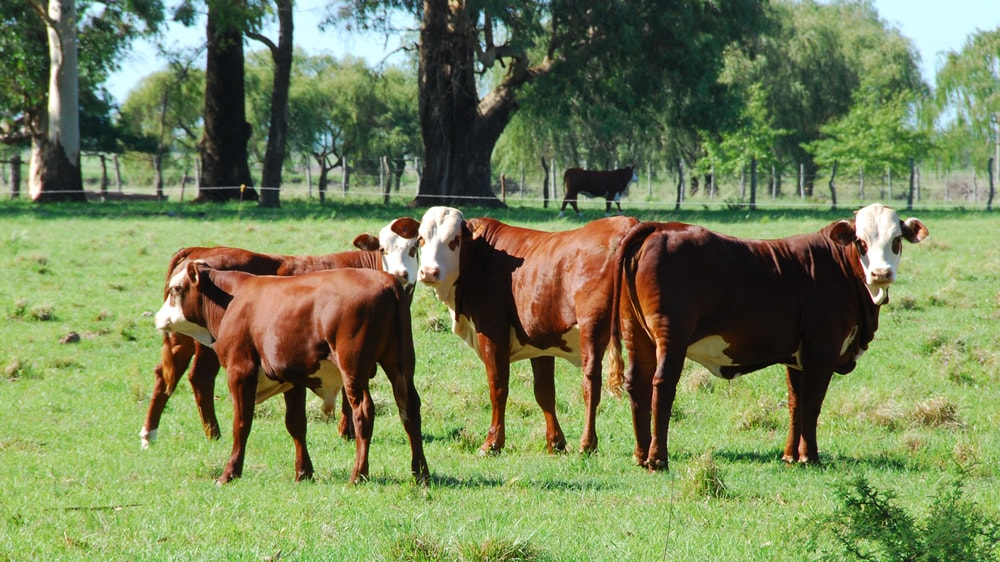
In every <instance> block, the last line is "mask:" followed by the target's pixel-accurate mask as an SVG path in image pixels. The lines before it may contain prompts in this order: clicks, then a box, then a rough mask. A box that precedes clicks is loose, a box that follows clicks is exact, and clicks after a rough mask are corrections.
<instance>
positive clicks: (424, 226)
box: [419, 207, 465, 287]
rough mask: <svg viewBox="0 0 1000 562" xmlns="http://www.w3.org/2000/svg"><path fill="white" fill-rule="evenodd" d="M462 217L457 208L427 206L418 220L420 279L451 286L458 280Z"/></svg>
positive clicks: (463, 226)
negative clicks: (428, 207)
mask: <svg viewBox="0 0 1000 562" xmlns="http://www.w3.org/2000/svg"><path fill="white" fill-rule="evenodd" d="M464 228H465V217H463V216H462V212H461V211H459V210H458V209H452V208H451V207H431V208H430V209H427V212H426V213H424V216H423V218H422V219H421V220H420V229H419V231H420V248H421V250H420V252H421V256H420V274H419V279H420V281H421V282H423V283H426V284H427V285H430V286H432V287H437V286H451V285H454V284H455V282H456V281H457V280H458V274H459V253H460V252H459V250H460V248H461V245H462V233H463V231H464Z"/></svg>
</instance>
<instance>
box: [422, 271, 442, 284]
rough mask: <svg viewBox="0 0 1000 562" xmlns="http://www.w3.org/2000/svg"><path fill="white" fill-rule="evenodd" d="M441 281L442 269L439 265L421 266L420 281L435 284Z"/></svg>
mask: <svg viewBox="0 0 1000 562" xmlns="http://www.w3.org/2000/svg"><path fill="white" fill-rule="evenodd" d="M440 281H441V269H440V268H437V267H421V268H420V282H421V283H427V284H428V285H434V284H437V283H439V282H440Z"/></svg>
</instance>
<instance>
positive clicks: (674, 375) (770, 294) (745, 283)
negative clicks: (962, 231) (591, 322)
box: [609, 204, 928, 470]
mask: <svg viewBox="0 0 1000 562" xmlns="http://www.w3.org/2000/svg"><path fill="white" fill-rule="evenodd" d="M927 233H928V232H927V228H926V227H924V225H923V224H922V223H921V222H920V221H919V220H917V219H915V218H910V219H907V220H905V221H902V220H900V219H899V216H898V215H897V214H896V212H895V211H893V210H892V209H890V208H888V207H885V206H882V205H879V204H875V205H870V206H868V207H865V208H863V209H861V210H860V211H858V212H857V214H856V216H855V218H854V219H853V220H841V221H837V222H834V223H832V224H830V225H829V226H827V227H825V228H823V229H822V230H820V231H819V232H817V233H813V234H804V235H799V236H792V237H789V238H782V239H778V240H744V239H739V238H733V237H730V236H725V235H722V234H716V233H713V232H710V231H708V230H706V229H704V228H701V227H698V226H693V225H688V224H681V223H641V224H639V225H638V226H636V227H635V228H633V229H632V230H631V231H630V232H629V233H628V234H627V235H626V236H625V239H624V240H623V242H622V244H621V246H620V247H619V251H618V254H617V256H616V258H615V259H616V265H615V267H616V271H615V297H616V298H615V303H614V317H615V318H618V319H619V320H620V324H619V323H616V324H615V325H614V327H613V332H614V335H613V338H612V351H611V354H612V355H613V354H614V353H615V352H616V351H617V350H619V347H618V346H619V336H621V337H622V338H623V339H624V342H625V347H626V350H627V352H628V358H629V367H628V370H627V371H626V373H625V385H624V386H625V388H626V390H627V391H628V394H629V397H630V399H631V406H632V416H633V424H634V429H635V438H636V446H635V458H636V461H637V462H638V463H639V464H640V465H642V466H645V467H647V468H649V469H650V470H658V469H666V468H667V428H668V425H669V422H670V412H671V408H672V406H673V401H674V396H675V392H676V387H677V381H678V379H679V377H680V374H681V368H682V367H683V364H684V358H685V357H687V358H688V359H691V360H693V361H696V362H698V363H701V364H702V365H704V366H705V367H706V368H707V369H708V370H709V371H711V372H712V373H713V374H714V375H716V376H720V377H723V378H727V379H731V378H734V377H736V376H739V375H742V374H745V373H749V372H751V371H756V370H758V369H762V368H764V367H767V366H769V365H775V364H781V365H785V366H786V368H787V382H788V410H789V417H790V425H789V429H788V438H787V440H786V442H785V450H784V455H783V457H782V458H783V459H784V460H785V461H786V462H789V463H793V462H817V461H818V460H819V449H818V446H817V444H816V423H817V419H818V418H819V414H820V408H821V406H822V404H823V398H824V396H825V395H826V391H827V387H828V386H829V383H830V379H831V377H832V376H833V373H834V372H836V373H840V374H846V373H849V372H851V371H852V370H853V369H854V367H855V365H856V362H857V360H858V357H859V356H860V355H861V354H862V353H863V352H864V351H865V350H866V349H867V348H868V344H869V343H870V342H871V340H872V339H873V338H874V336H875V330H876V329H877V328H878V313H879V309H880V307H881V306H882V305H883V304H884V303H886V302H887V301H888V290H889V286H890V285H891V284H892V283H893V282H894V281H895V280H896V275H897V268H898V266H899V262H900V253H901V252H902V249H903V241H908V242H919V241H921V240H923V239H924V238H925V237H926V236H927ZM619 330H620V331H619ZM618 364H619V365H620V362H619V363H618ZM620 382H621V379H620V372H611V373H609V385H610V384H620ZM651 423H652V434H651V433H650V424H651Z"/></svg>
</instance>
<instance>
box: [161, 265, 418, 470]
mask: <svg viewBox="0 0 1000 562" xmlns="http://www.w3.org/2000/svg"><path fill="white" fill-rule="evenodd" d="M156 327H157V328H158V329H160V330H162V331H166V332H181V333H184V334H186V335H188V336H191V337H193V338H195V339H197V340H198V341H199V342H201V343H202V344H204V345H211V346H212V349H214V350H215V352H216V354H217V355H218V357H219V360H220V362H221V363H222V366H223V367H224V368H225V369H226V373H227V375H228V379H229V390H230V392H231V393H232V398H233V449H232V454H231V456H230V458H229V462H228V463H227V464H226V468H225V469H224V471H223V473H222V476H220V477H219V483H220V484H221V483H226V482H229V481H230V480H232V479H234V478H238V477H239V476H240V475H241V474H242V472H243V461H244V456H245V451H246V443H247V438H248V437H249V435H250V428H251V425H252V423H253V410H254V402H255V398H256V396H257V392H258V380H259V379H262V378H266V379H268V381H269V382H270V383H271V384H274V385H276V386H277V387H278V388H277V391H276V392H282V393H283V394H284V396H285V406H286V412H285V427H286V428H287V429H288V433H289V434H290V435H291V436H292V440H293V441H294V442H295V479H296V481H298V480H301V479H304V478H311V477H312V473H313V467H312V461H311V460H310V458H309V452H308V450H307V448H306V409H305V406H306V405H305V398H306V388H310V389H313V390H314V391H315V390H319V391H322V392H323V393H324V394H325V400H326V402H327V403H328V404H329V403H332V402H333V400H334V399H335V397H336V396H337V395H338V394H339V393H340V390H341V387H343V389H344V391H345V392H346V394H347V398H348V400H349V402H350V404H351V409H352V412H353V416H352V417H353V422H354V431H355V458H354V468H353V469H352V471H351V476H350V482H351V483H354V482H357V481H358V480H360V479H366V478H367V476H368V449H369V446H370V441H371V436H372V426H373V423H374V420H375V406H374V404H373V403H372V397H371V394H370V392H369V389H368V384H369V383H368V381H369V379H371V378H372V377H373V376H374V375H375V368H376V365H380V366H381V367H382V370H383V371H384V372H385V374H386V376H387V377H388V378H389V381H390V382H391V383H392V392H393V396H394V397H395V400H396V406H397V408H398V409H399V416H400V418H401V420H402V422H403V427H404V429H405V430H406V434H407V436H408V437H409V440H410V450H411V455H412V456H411V463H410V470H411V472H412V474H413V476H414V477H416V478H417V479H418V480H420V481H422V482H426V481H427V479H428V478H429V471H428V468H427V461H426V459H425V458H424V453H423V441H422V437H421V433H420V397H419V396H418V394H417V390H416V387H415V386H414V384H413V372H414V367H415V363H416V360H415V357H414V350H413V333H412V328H411V325H410V306H409V297H408V295H407V294H406V293H405V291H404V289H403V286H402V285H400V283H399V281H398V279H397V278H395V277H393V276H392V275H389V274H387V273H385V272H381V271H373V270H370V269H337V270H332V271H318V272H313V273H305V274H302V275H297V276H292V277H278V276H256V275H251V274H249V273H245V272H242V271H219V270H215V269H212V268H210V267H208V266H207V265H205V264H204V263H200V262H188V263H187V266H186V267H185V268H184V269H183V270H182V271H180V272H179V273H177V274H176V275H174V277H173V278H172V279H171V280H170V286H169V289H168V291H167V296H166V300H165V301H164V303H163V307H162V308H160V311H159V312H157V314H156Z"/></svg>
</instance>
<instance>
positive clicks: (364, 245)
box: [354, 232, 379, 252]
mask: <svg viewBox="0 0 1000 562" xmlns="http://www.w3.org/2000/svg"><path fill="white" fill-rule="evenodd" d="M354 247H355V248H357V249H359V250H365V251H368V252H374V251H375V250H378V248H379V246H378V238H375V237H374V236H372V235H371V234H368V233H367V232H364V233H362V234H358V237H357V238H355V239H354Z"/></svg>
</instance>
